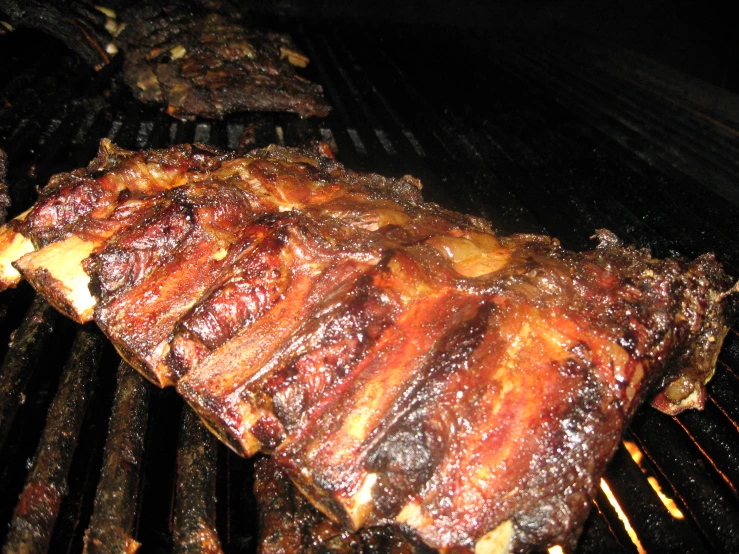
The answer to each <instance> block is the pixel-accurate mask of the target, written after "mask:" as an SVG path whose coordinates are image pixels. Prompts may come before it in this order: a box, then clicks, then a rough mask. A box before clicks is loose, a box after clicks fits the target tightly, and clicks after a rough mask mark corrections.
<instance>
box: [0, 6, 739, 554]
mask: <svg viewBox="0 0 739 554" xmlns="http://www.w3.org/2000/svg"><path fill="white" fill-rule="evenodd" d="M276 24H279V25H283V26H284V27H286V28H287V30H289V31H290V32H291V33H292V34H293V36H294V38H295V40H296V42H297V43H298V44H300V45H302V46H303V48H305V50H306V51H307V53H308V54H309V56H310V57H311V60H312V64H311V67H310V71H311V72H312V75H311V78H313V79H314V80H316V81H318V82H320V83H322V84H323V86H324V89H325V90H326V93H327V96H328V98H329V100H330V102H331V103H332V105H333V106H334V111H333V112H332V114H331V115H330V117H328V118H327V119H325V120H300V119H298V118H297V117H294V116H291V115H282V114H244V115H239V116H234V117H232V118H230V119H228V120H226V121H218V122H194V123H182V122H179V121H176V120H173V119H171V118H169V117H168V116H166V115H163V114H162V113H160V112H159V111H158V110H156V109H153V108H148V107H145V106H142V105H140V104H138V103H137V102H135V101H134V100H133V99H132V97H131V94H130V93H129V92H128V91H127V90H126V89H125V88H124V87H122V86H121V85H120V84H119V82H118V81H117V77H116V75H117V70H118V67H117V64H119V63H120V60H118V62H114V63H113V65H112V66H110V67H108V68H105V69H103V70H102V71H101V72H99V73H97V74H96V73H94V72H93V71H92V70H90V69H88V68H86V67H85V66H84V65H81V64H80V63H79V62H78V61H77V59H76V57H75V56H74V55H73V54H72V53H70V52H69V51H67V50H66V49H65V48H64V47H63V46H62V45H61V44H60V43H57V42H55V41H53V40H52V39H50V38H48V37H44V36H42V35H38V34H35V33H32V32H18V33H15V34H11V35H8V36H5V37H0V51H2V52H4V53H5V52H8V53H12V55H8V56H2V58H0V95H1V98H0V99H1V100H2V102H1V103H0V147H1V148H3V149H5V150H6V151H7V152H8V155H9V159H10V172H9V179H8V182H9V183H10V185H11V195H12V200H13V207H12V209H11V216H13V215H15V214H17V213H19V212H21V211H22V210H24V209H25V208H26V207H28V206H29V205H30V204H31V203H32V202H33V200H34V198H35V187H36V186H40V185H42V184H44V183H45V182H46V181H47V180H48V178H49V176H50V175H52V174H53V173H56V172H59V171H66V170H70V169H72V168H75V167H78V166H80V165H83V164H86V163H87V162H88V161H89V160H90V159H91V158H92V157H93V156H94V154H95V152H96V150H97V144H98V141H99V139H100V138H102V137H109V138H111V139H113V140H114V141H115V142H116V143H118V144H119V145H121V146H123V147H126V148H144V147H147V148H148V147H164V146H168V145H170V144H173V143H180V142H192V141H202V142H208V143H211V144H214V145H217V146H222V147H230V148H236V147H238V146H239V142H240V141H241V142H242V143H243V142H247V143H250V144H249V147H252V146H253V147H257V146H263V145H266V144H269V143H282V144H287V145H299V144H302V143H304V142H306V141H309V140H323V141H325V142H328V143H329V144H331V146H332V147H333V148H334V149H335V151H336V153H337V157H338V158H339V159H340V160H341V161H342V162H344V163H345V164H347V165H348V166H349V167H351V168H354V169H358V170H371V171H377V172H380V173H383V174H390V175H401V174H404V173H410V174H413V175H415V176H417V177H420V178H421V179H422V181H423V183H424V187H425V188H424V191H425V196H426V198H427V199H428V200H432V201H436V202H439V203H440V204H442V205H444V206H445V207H448V208H452V209H455V210H459V211H463V212H468V213H473V214H476V215H481V216H484V217H486V218H488V219H490V220H492V221H493V223H494V225H495V227H496V228H497V229H498V230H500V231H503V232H512V231H516V232H535V233H542V232H544V233H548V234H551V235H554V236H556V237H559V238H560V239H561V240H562V242H563V244H564V246H566V247H568V248H577V249H581V248H590V247H592V241H591V240H590V236H591V235H592V234H593V231H594V230H595V229H597V228H602V227H605V228H608V229H611V230H612V231H614V232H615V233H616V234H617V235H619V236H620V237H621V238H623V239H625V240H626V241H628V242H631V243H635V244H637V245H640V246H647V247H650V248H651V249H652V250H653V252H654V253H655V254H657V255H660V256H664V255H675V254H681V255H686V256H696V255H698V254H700V253H702V252H704V251H714V252H716V254H717V256H718V258H719V260H721V261H722V262H723V263H724V264H725V265H726V266H727V268H728V270H729V272H730V273H731V274H733V275H735V276H737V275H739V246H737V241H736V229H737V228H739V225H738V224H739V162H738V160H739V156H738V155H737V154H739V115H738V114H739V110H737V109H736V108H737V106H738V105H739V98H737V97H736V96H732V95H731V94H730V93H728V92H726V91H723V90H720V89H716V88H713V87H711V86H709V85H706V84H704V83H700V82H697V81H692V80H690V79H689V78H687V77H685V76H684V75H680V74H677V73H675V72H673V71H671V70H668V69H666V68H664V67H662V66H659V65H657V64H655V63H653V62H651V61H649V60H647V59H644V58H641V57H639V56H636V55H634V54H632V53H629V52H625V51H618V50H613V49H611V48H607V47H606V46H604V45H601V44H598V43H597V42H594V41H592V40H590V39H587V38H585V37H582V36H579V35H576V34H574V33H572V32H571V30H568V29H557V28H553V29H550V30H549V31H548V32H546V33H542V32H540V33H538V34H537V35H535V36H527V37H520V36H518V37H499V38H497V39H496V40H494V41H491V40H490V38H489V37H487V36H485V35H484V34H482V33H481V34H479V35H476V34H475V33H473V32H471V31H469V30H465V31H461V30H453V29H441V28H420V27H413V26H401V25H385V26H383V27H373V26H371V25H367V24H358V23H356V22H351V21H338V22H337V21H334V22H332V23H331V24H330V25H329V24H327V23H322V22H316V21H311V20H302V21H281V22H277V23H276ZM0 334H1V340H0V356H2V367H1V368H0V448H1V450H0V544H2V543H4V544H5V545H6V546H5V548H6V550H7V551H9V552H15V551H19V550H21V549H22V547H21V546H20V545H21V544H26V545H27V546H30V547H29V549H28V550H27V551H29V552H37V551H44V549H45V548H46V547H47V545H50V550H51V551H52V552H81V551H82V548H83V537H84V534H85V531H86V530H87V529H89V531H88V535H89V542H90V543H91V544H93V543H94V544H98V543H97V542H96V541H99V544H104V545H105V547H106V548H107V549H108V550H106V551H111V552H117V551H122V550H123V549H125V548H126V547H128V546H130V545H131V544H133V542H132V541H134V540H135V541H137V542H139V543H141V545H142V546H141V550H140V552H167V551H171V550H172V549H173V548H174V549H175V550H176V551H184V552H187V551H193V552H195V551H198V550H197V547H196V546H194V545H195V543H194V542H193V537H200V536H202V534H203V533H205V534H208V533H211V534H214V535H213V536H216V535H217V536H218V537H219V538H220V542H221V545H222V547H223V549H224V550H225V551H226V552H234V553H236V552H239V553H241V552H254V551H255V545H256V538H255V537H256V527H255V525H256V514H255V512H254V510H255V508H254V503H253V500H252V498H251V485H252V482H251V479H252V473H251V471H252V465H251V464H252V462H251V461H249V460H243V459H240V458H238V457H236V456H235V455H233V454H231V453H230V452H229V451H228V450H227V449H226V448H225V447H223V446H222V445H220V444H217V442H216V441H215V439H213V438H211V437H210V436H209V435H208V434H206V433H204V432H202V430H201V429H200V427H199V425H198V423H197V422H196V421H194V418H193V417H191V415H190V413H189V410H187V409H183V406H182V403H181V401H180V400H179V398H178V397H177V396H176V395H175V394H174V393H173V392H172V391H171V390H165V391H159V390H155V389H153V388H152V387H150V386H149V385H147V384H145V383H144V382H143V380H142V379H141V378H139V377H138V376H137V375H136V374H135V373H134V372H133V371H132V370H130V368H128V367H127V366H125V364H120V363H119V359H118V357H117V355H116V354H115V352H114V351H113V349H112V347H111V346H110V344H109V343H107V341H105V340H104V338H103V337H102V336H101V334H100V333H99V332H98V331H97V330H96V328H94V327H93V326H91V325H88V326H84V327H80V326H76V325H74V324H73V323H71V322H69V321H67V320H65V319H64V318H62V317H61V316H58V315H57V314H56V313H55V312H54V311H53V310H52V309H50V308H48V306H47V305H46V304H45V303H44V302H43V301H41V300H40V299H36V298H34V293H33V291H31V289H30V288H29V287H28V286H27V285H25V284H24V285H21V286H20V287H19V288H18V289H16V290H13V291H8V292H5V293H3V294H2V295H0ZM738 369H739V336H738V335H737V332H736V330H732V331H731V332H730V334H729V336H728V338H727V341H726V345H725V348H724V350H723V352H722V355H721V358H720V360H719V365H718V370H717V374H716V377H715V379H714V380H713V382H712V384H711V385H710V386H709V401H708V403H707V407H706V410H705V411H704V412H702V413H686V414H683V415H681V416H679V417H677V418H670V417H667V416H664V415H662V414H659V413H657V412H655V411H654V410H652V409H650V408H648V407H645V408H643V409H642V410H641V411H640V412H639V413H638V415H637V417H636V418H635V420H634V422H633V424H632V425H631V428H630V431H629V432H628V434H627V436H626V445H625V447H624V448H622V449H621V450H620V451H619V452H618V453H617V455H616V457H615V460H614V461H613V463H612V464H611V466H610V467H609V469H608V471H607V473H606V476H605V486H604V487H603V491H602V492H601V493H600V494H599V495H598V497H597V499H596V502H595V503H596V509H594V510H593V512H592V516H591V518H590V520H589V521H588V524H587V526H586V530H585V533H584V535H583V538H582V540H581V543H580V545H579V548H578V552H580V553H590V552H593V553H595V552H638V551H647V552H681V553H683V552H737V551H739V497H738V495H737V487H739V469H738V468H739V446H737V445H739V374H738V373H737V370H738ZM627 447H628V448H627ZM655 487H656V488H659V489H661V491H662V494H663V495H664V497H665V498H666V499H671V502H672V504H670V500H665V501H663V500H662V499H660V496H659V495H658V494H657V492H656V488H655ZM606 490H609V491H611V493H612V494H613V496H614V497H615V498H616V499H617V504H618V505H619V506H620V508H617V507H616V504H615V503H614V502H613V501H611V500H609V499H608V498H607V495H606V492H605V491H606ZM214 491H215V495H214V494H213V492H214ZM20 495H23V496H20ZM214 499H215V501H214ZM668 506H670V507H674V508H676V509H677V510H678V511H675V510H674V509H673V511H672V513H673V514H676V515H671V511H670V509H668ZM619 510H620V511H619ZM678 514H679V515H678Z"/></svg>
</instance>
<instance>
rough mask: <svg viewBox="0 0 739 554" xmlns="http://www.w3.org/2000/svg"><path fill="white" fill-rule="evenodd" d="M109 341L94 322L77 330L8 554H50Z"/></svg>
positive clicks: (17, 511) (17, 510)
mask: <svg viewBox="0 0 739 554" xmlns="http://www.w3.org/2000/svg"><path fill="white" fill-rule="evenodd" d="M104 345H105V338H104V337H103V336H102V334H100V333H99V332H98V331H97V330H96V329H95V328H94V327H92V326H84V327H82V328H81V329H80V330H79V332H78V333H77V337H76V339H75V341H74V344H73V346H72V355H71V356H70V358H69V359H68V360H67V363H66V365H65V367H64V370H63V374H62V378H61V383H60V386H59V389H58V391H57V393H56V395H55V396H54V400H53V402H52V404H51V406H50V407H49V412H48V415H47V418H46V427H45V428H44V432H43V435H42V437H41V440H40V441H39V444H38V449H37V450H36V457H35V462H34V465H33V468H32V469H31V471H30V473H29V475H28V478H27V479H26V485H25V487H24V489H23V492H22V494H21V497H20V499H19V501H18V504H16V508H15V512H14V516H13V520H12V522H11V524H10V530H9V532H8V538H7V541H6V543H5V546H4V552H45V551H46V550H47V549H48V548H49V546H50V544H49V543H50V541H51V535H52V531H53V529H54V523H55V522H56V519H57V516H58V514H59V508H60V506H61V502H62V499H63V498H64V496H65V494H66V490H67V476H68V474H69V470H70V468H71V465H72V459H73V456H74V452H75V448H76V446H77V443H78V440H79V436H80V432H81V428H82V420H83V418H84V416H85V413H86V412H87V408H88V407H89V405H90V402H91V399H92V393H93V391H94V389H95V385H96V381H97V379H96V370H97V368H98V365H99V363H100V357H101V354H102V351H103V347H104Z"/></svg>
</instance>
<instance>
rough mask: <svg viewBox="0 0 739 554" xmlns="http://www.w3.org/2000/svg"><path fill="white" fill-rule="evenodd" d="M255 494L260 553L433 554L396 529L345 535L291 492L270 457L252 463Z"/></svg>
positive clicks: (340, 529)
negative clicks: (253, 466)
mask: <svg viewBox="0 0 739 554" xmlns="http://www.w3.org/2000/svg"><path fill="white" fill-rule="evenodd" d="M254 465H255V469H254V495H255V497H256V499H257V504H258V510H259V530H260V536H259V546H258V549H257V552H258V553H259V554H293V553H295V552H302V553H303V554H431V553H432V552H434V551H433V550H431V549H430V548H429V547H427V546H425V545H424V544H423V543H421V542H419V541H418V539H417V538H415V537H413V536H410V535H407V534H406V533H404V532H403V531H402V530H401V529H400V528H399V527H397V526H390V525H387V526H382V527H370V528H368V529H360V530H359V531H357V532H355V533H349V532H347V530H346V529H344V528H342V527H341V526H339V525H337V524H336V523H334V522H333V521H331V520H330V519H328V518H327V517H326V516H324V515H323V514H322V513H321V512H319V511H318V510H316V509H315V508H314V507H313V506H312V505H311V503H310V502H308V500H307V499H306V498H305V497H304V496H303V495H302V494H300V492H298V490H297V489H296V488H295V485H293V484H292V482H291V481H290V478H289V477H288V476H287V474H286V473H285V472H284V471H282V470H281V469H280V468H279V466H278V465H277V464H276V463H275V461H274V459H273V458H262V459H260V460H258V461H257V462H256V463H255V464H254Z"/></svg>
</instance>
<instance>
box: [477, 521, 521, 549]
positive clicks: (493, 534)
mask: <svg viewBox="0 0 739 554" xmlns="http://www.w3.org/2000/svg"><path fill="white" fill-rule="evenodd" d="M512 539H513V523H512V522H511V520H510V519H508V520H506V521H504V522H503V523H501V524H500V525H498V526H497V527H496V528H495V529H493V530H492V531H490V532H488V533H486V534H485V535H483V536H482V537H481V538H480V540H479V541H477V544H475V554H509V552H511V546H512V545H513V540H512Z"/></svg>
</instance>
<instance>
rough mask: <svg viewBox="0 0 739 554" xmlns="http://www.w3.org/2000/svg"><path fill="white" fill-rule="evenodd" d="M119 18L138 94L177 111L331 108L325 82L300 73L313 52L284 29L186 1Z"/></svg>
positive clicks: (218, 113) (210, 113)
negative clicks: (253, 23)
mask: <svg viewBox="0 0 739 554" xmlns="http://www.w3.org/2000/svg"><path fill="white" fill-rule="evenodd" d="M122 20H123V21H125V23H126V28H125V29H124V30H123V31H122V32H121V33H120V35H119V37H118V39H117V42H118V44H119V46H121V48H122V50H123V51H124V53H125V64H124V80H125V81H126V83H127V84H128V85H129V86H130V87H131V89H132V90H133V93H134V96H135V97H136V98H137V99H138V100H140V101H141V102H144V103H146V104H161V105H164V106H166V110H167V113H168V114H170V115H172V116H174V117H177V118H180V119H194V118H195V117H203V118H208V119H222V118H223V117H224V116H226V115H228V114H231V113H235V112H242V111H277V112H294V113H297V114H298V115H300V116H301V117H308V116H319V117H325V116H326V115H328V113H329V110H330V108H329V105H328V103H327V102H326V100H325V98H324V97H323V90H322V89H321V87H320V86H319V85H317V84H314V83H311V82H310V81H308V80H306V79H304V78H302V77H300V76H299V75H298V74H297V73H296V71H295V67H296V66H298V67H305V66H306V65H307V64H308V61H309V60H308V58H307V57H306V56H304V55H303V54H301V53H300V52H299V51H298V49H297V48H296V46H295V45H294V44H293V43H292V41H291V40H290V38H289V37H288V36H286V35H282V34H279V33H273V32H266V31H262V30H257V29H254V28H250V27H248V26H247V25H246V24H245V22H244V21H243V20H241V18H240V16H239V15H238V14H235V13H233V12H232V13H228V14H224V13H216V12H203V11H202V10H198V9H197V8H191V7H189V6H187V7H184V6H178V5H169V6H165V7H158V6H139V7H136V9H131V10H128V11H127V12H126V13H124V14H123V15H122Z"/></svg>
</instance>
